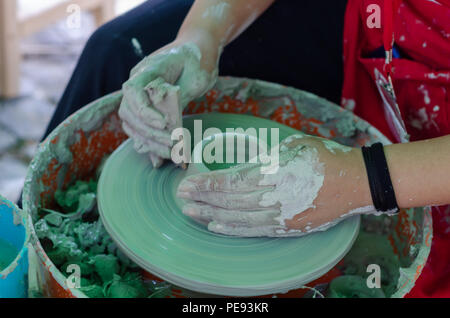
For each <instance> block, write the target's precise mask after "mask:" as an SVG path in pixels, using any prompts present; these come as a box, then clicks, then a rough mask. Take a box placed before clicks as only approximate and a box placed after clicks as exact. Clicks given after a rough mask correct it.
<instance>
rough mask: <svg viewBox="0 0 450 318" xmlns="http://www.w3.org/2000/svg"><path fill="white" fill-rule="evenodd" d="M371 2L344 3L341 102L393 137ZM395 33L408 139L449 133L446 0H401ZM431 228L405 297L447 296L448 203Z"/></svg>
mask: <svg viewBox="0 0 450 318" xmlns="http://www.w3.org/2000/svg"><path fill="white" fill-rule="evenodd" d="M371 4H377V5H379V7H380V8H381V9H382V8H383V0H349V1H348V4H347V12H346V17H345V27H344V74H345V77H344V85H343V92H342V106H344V107H345V108H348V109H351V110H354V112H355V113H356V114H357V115H359V116H361V117H362V118H364V119H366V120H367V121H369V122H370V123H371V124H373V125H374V126H375V127H377V128H378V129H379V130H380V131H381V132H383V133H384V134H385V135H387V136H388V137H390V138H391V139H392V138H393V134H392V133H391V132H390V131H389V128H388V125H387V122H386V120H385V118H384V111H383V106H382V101H381V98H380V96H379V93H378V90H377V87H376V85H375V81H374V70H375V68H377V69H378V70H379V71H380V72H383V65H384V63H385V59H384V58H371V57H369V56H370V54H371V53H372V52H374V51H375V50H377V49H379V48H380V47H383V29H382V28H369V26H368V24H367V19H368V17H369V16H370V15H371V14H372V13H373V11H370V10H369V12H367V11H368V9H367V8H368V6H369V5H371ZM382 12H383V10H381V13H382ZM381 21H383V20H381ZM394 35H395V44H396V46H397V47H399V48H400V52H401V56H400V58H394V60H393V64H392V80H393V85H394V89H395V93H396V95H397V101H398V104H399V107H400V110H401V113H402V116H403V119H404V121H405V124H406V128H407V130H408V132H409V134H411V140H420V139H427V138H433V137H438V136H443V135H446V134H450V0H404V1H403V2H402V3H401V5H400V6H399V7H398V10H397V12H396V15H395V20H394ZM433 234H434V236H433V243H432V248H431V253H430V257H429V259H428V262H427V265H426V266H425V268H424V270H423V271H422V274H421V275H420V277H419V279H418V280H417V282H416V285H415V287H414V288H413V290H412V291H411V292H410V293H409V295H408V296H409V297H450V207H441V208H434V209H433Z"/></svg>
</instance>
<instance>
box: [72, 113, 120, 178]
mask: <svg viewBox="0 0 450 318" xmlns="http://www.w3.org/2000/svg"><path fill="white" fill-rule="evenodd" d="M76 134H77V135H78V136H77V137H78V138H77V140H78V141H77V142H76V143H74V144H73V145H71V146H70V148H69V149H70V152H71V153H72V154H73V161H72V162H71V164H70V165H69V167H68V172H67V173H66V176H65V179H64V186H67V185H68V184H69V183H70V182H72V181H74V180H80V179H83V178H84V179H86V177H87V176H88V177H90V176H92V173H93V172H94V171H95V170H96V169H97V167H98V166H99V165H100V163H101V161H102V159H103V158H104V156H105V155H106V154H110V153H111V152H113V151H114V150H115V149H116V148H117V147H119V146H120V144H121V143H122V142H123V141H125V140H126V139H127V138H128V137H127V136H126V134H125V133H124V132H123V131H121V130H117V129H115V127H114V125H113V124H112V123H111V121H107V122H105V123H104V124H103V126H102V128H101V129H100V130H97V131H93V132H90V133H86V132H84V131H83V130H81V129H80V130H78V131H77V132H76Z"/></svg>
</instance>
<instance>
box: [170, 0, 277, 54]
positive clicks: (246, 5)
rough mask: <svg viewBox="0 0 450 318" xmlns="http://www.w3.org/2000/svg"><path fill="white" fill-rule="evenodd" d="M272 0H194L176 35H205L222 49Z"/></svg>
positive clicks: (183, 36)
mask: <svg viewBox="0 0 450 318" xmlns="http://www.w3.org/2000/svg"><path fill="white" fill-rule="evenodd" d="M273 2H274V0H245V1H243V0H196V1H195V3H194V4H193V6H192V8H191V10H190V11H189V14H188V15H187V17H186V19H185V20H184V22H183V25H182V26H181V28H180V31H179V33H178V38H185V37H189V38H191V37H194V38H196V37H202V38H205V37H206V38H208V41H209V42H210V43H209V44H208V45H210V46H211V47H214V48H215V49H217V50H218V52H219V53H218V55H220V51H221V49H222V48H223V47H224V46H225V45H227V44H228V43H229V42H231V41H232V40H233V39H235V38H236V37H237V36H238V35H239V34H240V33H242V32H243V31H244V30H245V29H246V28H247V27H248V26H249V25H250V24H251V23H252V22H253V21H255V20H256V19H257V18H258V16H260V15H261V14H262V13H263V12H264V11H265V10H266V9H267V8H268V7H269V6H270V5H271V4H272V3H273Z"/></svg>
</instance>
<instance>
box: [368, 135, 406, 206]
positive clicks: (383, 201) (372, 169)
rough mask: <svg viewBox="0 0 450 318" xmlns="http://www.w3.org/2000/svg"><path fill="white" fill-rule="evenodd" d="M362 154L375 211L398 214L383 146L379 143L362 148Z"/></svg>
mask: <svg viewBox="0 0 450 318" xmlns="http://www.w3.org/2000/svg"><path fill="white" fill-rule="evenodd" d="M362 154H363V157H364V163H365V164H366V170H367V178H368V179H369V186H370V193H371V195H372V201H373V205H374V206H375V209H376V210H377V212H383V213H388V214H394V213H397V212H398V211H399V208H398V204H397V199H396V198H395V192H394V186H393V185H392V181H391V175H390V174H389V168H388V165H387V161H386V156H385V154H384V147H383V145H382V144H381V143H379V142H378V143H375V144H373V145H372V146H370V147H362Z"/></svg>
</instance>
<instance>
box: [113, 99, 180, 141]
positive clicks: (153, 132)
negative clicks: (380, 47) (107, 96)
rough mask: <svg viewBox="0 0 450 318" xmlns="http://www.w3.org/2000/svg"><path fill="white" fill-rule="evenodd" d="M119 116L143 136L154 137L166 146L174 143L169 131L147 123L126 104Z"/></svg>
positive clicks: (120, 110)
mask: <svg viewBox="0 0 450 318" xmlns="http://www.w3.org/2000/svg"><path fill="white" fill-rule="evenodd" d="M125 103H126V102H125ZM119 116H120V118H121V119H122V120H123V121H124V122H126V123H127V125H128V126H129V127H133V130H134V131H136V133H138V134H139V135H141V136H142V137H143V138H146V139H152V140H154V141H156V142H159V143H161V144H163V145H166V146H172V145H173V141H172V139H171V134H170V133H169V132H168V131H165V130H161V129H157V128H154V127H151V126H148V125H145V124H144V123H143V122H142V121H141V120H140V119H139V118H138V117H136V116H134V115H133V114H132V113H131V112H130V110H129V109H127V107H126V105H125V106H124V108H121V109H119Z"/></svg>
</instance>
